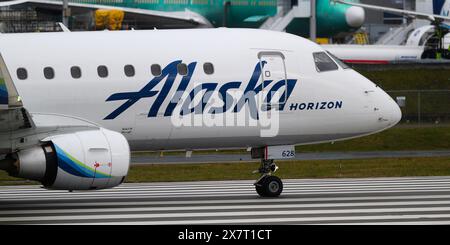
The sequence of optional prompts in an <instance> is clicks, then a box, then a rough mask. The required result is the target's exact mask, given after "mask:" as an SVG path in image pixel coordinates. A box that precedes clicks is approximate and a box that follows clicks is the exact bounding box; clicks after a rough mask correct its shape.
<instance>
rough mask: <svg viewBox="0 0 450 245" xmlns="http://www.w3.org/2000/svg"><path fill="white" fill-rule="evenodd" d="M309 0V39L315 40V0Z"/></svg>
mask: <svg viewBox="0 0 450 245" xmlns="http://www.w3.org/2000/svg"><path fill="white" fill-rule="evenodd" d="M310 2H311V18H310V19H309V39H311V41H313V42H316V39H317V23H316V0H310Z"/></svg>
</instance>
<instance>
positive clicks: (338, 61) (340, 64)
mask: <svg viewBox="0 0 450 245" xmlns="http://www.w3.org/2000/svg"><path fill="white" fill-rule="evenodd" d="M327 53H328V55H329V56H331V58H333V60H334V61H335V62H336V63H337V64H338V65H339V66H340V67H342V69H350V66H348V65H347V64H346V63H345V62H344V61H342V60H341V59H339V58H338V57H336V56H334V55H333V54H332V53H330V52H328V51H327Z"/></svg>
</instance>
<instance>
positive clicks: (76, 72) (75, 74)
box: [70, 66, 81, 79]
mask: <svg viewBox="0 0 450 245" xmlns="http://www.w3.org/2000/svg"><path fill="white" fill-rule="evenodd" d="M70 74H71V75H72V77H73V78H75V79H78V78H80V77H81V69H80V67H79V66H72V67H71V68H70Z"/></svg>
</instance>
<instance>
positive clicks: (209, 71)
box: [203, 62, 214, 75]
mask: <svg viewBox="0 0 450 245" xmlns="http://www.w3.org/2000/svg"><path fill="white" fill-rule="evenodd" d="M203 71H204V72H205V73H206V74H208V75H211V74H213V73H214V65H213V64H212V63H210V62H206V63H204V64H203Z"/></svg>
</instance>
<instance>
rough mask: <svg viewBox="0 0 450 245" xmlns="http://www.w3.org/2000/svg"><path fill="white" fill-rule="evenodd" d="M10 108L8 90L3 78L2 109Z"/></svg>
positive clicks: (1, 81) (1, 86)
mask: <svg viewBox="0 0 450 245" xmlns="http://www.w3.org/2000/svg"><path fill="white" fill-rule="evenodd" d="M7 106H8V90H7V88H6V83H5V80H4V79H3V78H0V107H7Z"/></svg>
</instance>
